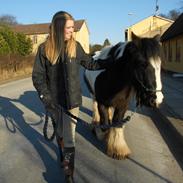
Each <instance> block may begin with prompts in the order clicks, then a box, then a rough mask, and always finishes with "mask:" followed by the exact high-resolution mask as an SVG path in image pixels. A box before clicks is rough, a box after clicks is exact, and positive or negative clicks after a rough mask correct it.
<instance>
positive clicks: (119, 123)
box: [43, 105, 138, 141]
mask: <svg viewBox="0 0 183 183" xmlns="http://www.w3.org/2000/svg"><path fill="white" fill-rule="evenodd" d="M137 107H138V105H136V107H135V110H134V111H131V114H130V115H128V116H127V117H125V118H124V119H122V120H120V121H117V122H114V121H113V122H112V123H111V124H93V123H90V124H89V123H86V122H85V121H84V120H83V119H81V118H79V117H77V116H75V115H73V114H71V113H70V112H69V111H67V110H64V109H63V108H61V109H60V110H59V121H60V117H61V114H62V112H64V113H65V114H67V115H69V116H70V117H72V118H74V119H75V120H77V121H79V122H80V123H81V124H82V125H84V126H87V127H91V128H101V129H102V130H107V129H109V128H122V126H123V125H124V124H125V123H127V122H128V121H130V119H131V117H132V116H133V115H134V114H135V113H136V110H137ZM49 116H50V118H51V121H52V126H53V134H52V135H51V136H50V137H48V133H47V131H48V122H49ZM73 123H77V122H74V121H73ZM56 130H57V123H56V122H55V120H54V119H53V117H52V116H51V115H50V114H49V113H48V112H46V115H45V123H44V127H43V135H44V138H45V139H46V140H47V141H52V140H53V139H54V138H55V136H56Z"/></svg>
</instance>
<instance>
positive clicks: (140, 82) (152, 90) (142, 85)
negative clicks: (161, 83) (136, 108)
mask: <svg viewBox="0 0 183 183" xmlns="http://www.w3.org/2000/svg"><path fill="white" fill-rule="evenodd" d="M135 76H136V80H137V81H138V82H139V84H140V85H141V87H142V88H144V89H145V91H147V92H161V91H162V90H155V89H151V88H147V87H146V86H145V85H144V84H143V82H142V81H140V80H139V79H138V77H137V73H136V71H135Z"/></svg>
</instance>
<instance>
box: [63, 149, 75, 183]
mask: <svg viewBox="0 0 183 183" xmlns="http://www.w3.org/2000/svg"><path fill="white" fill-rule="evenodd" d="M74 158H75V147H65V148H64V174H65V182H66V183H74V180H73V175H74Z"/></svg>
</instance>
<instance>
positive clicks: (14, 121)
mask: <svg viewBox="0 0 183 183" xmlns="http://www.w3.org/2000/svg"><path fill="white" fill-rule="evenodd" d="M16 103H17V104H21V105H24V106H25V107H26V108H28V109H29V110H31V111H32V112H34V113H35V114H37V115H38V116H40V119H41V118H42V117H43V115H44V108H43V106H42V104H41V103H40V101H39V99H38V96H37V93H36V92H35V91H26V92H24V93H23V94H22V95H20V97H19V98H18V99H11V98H7V97H1V96H0V104H1V108H0V115H1V116H2V117H3V121H4V123H5V125H6V127H7V129H8V131H7V133H14V135H15V136H16V133H21V135H22V136H24V137H25V138H26V140H27V141H28V142H29V143H30V144H31V145H32V146H33V147H34V149H35V150H36V151H37V153H38V156H39V157H40V158H41V161H42V162H43V163H44V166H45V172H43V177H44V179H45V181H46V182H48V183H56V182H64V176H63V171H62V169H60V167H59V163H58V161H59V160H58V159H57V160H55V159H54V158H53V157H52V156H51V155H50V153H49V152H48V150H47V149H48V148H49V149H52V151H53V152H54V153H56V154H57V157H58V148H57V146H56V145H55V144H54V143H50V142H47V141H46V140H45V139H44V137H43V135H42V134H41V133H40V132H38V131H37V130H35V129H34V128H33V127H31V125H30V124H28V123H27V122H26V119H24V116H23V115H24V112H23V111H22V110H21V109H19V108H18V107H17V106H16V105H15V104H16ZM41 123H42V121H41ZM38 124H39V123H38ZM38 124H37V125H38ZM15 138H16V137H15ZM13 140H14V139H13ZM7 143H8V142H7ZM20 143H21V142H20ZM12 151H13V149H12ZM21 151H23V152H24V153H26V154H28V150H27V149H26V148H22V149H21ZM28 155H30V156H32V155H31V153H30V154H28ZM30 158H31V159H34V157H30ZM22 168H23V167H22Z"/></svg>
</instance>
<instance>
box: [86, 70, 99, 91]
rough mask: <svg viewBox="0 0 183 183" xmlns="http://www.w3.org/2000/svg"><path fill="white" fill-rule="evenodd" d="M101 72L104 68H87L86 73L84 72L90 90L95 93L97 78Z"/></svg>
mask: <svg viewBox="0 0 183 183" xmlns="http://www.w3.org/2000/svg"><path fill="white" fill-rule="evenodd" d="M101 72H102V70H99V71H89V70H85V73H84V77H85V82H87V87H88V89H89V90H90V92H91V93H93V94H95V80H96V78H97V76H98V75H99V74H100V73H101Z"/></svg>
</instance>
